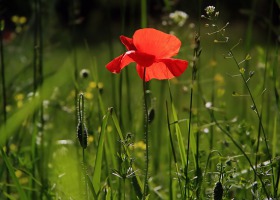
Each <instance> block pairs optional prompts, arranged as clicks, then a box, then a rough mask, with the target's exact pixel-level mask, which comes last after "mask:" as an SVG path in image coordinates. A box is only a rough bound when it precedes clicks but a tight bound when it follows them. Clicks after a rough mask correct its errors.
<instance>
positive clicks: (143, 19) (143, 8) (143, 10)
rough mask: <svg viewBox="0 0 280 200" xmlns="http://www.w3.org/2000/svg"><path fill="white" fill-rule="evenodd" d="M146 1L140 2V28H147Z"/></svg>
mask: <svg viewBox="0 0 280 200" xmlns="http://www.w3.org/2000/svg"><path fill="white" fill-rule="evenodd" d="M147 23H148V20H147V0H141V27H142V28H146V27H147Z"/></svg>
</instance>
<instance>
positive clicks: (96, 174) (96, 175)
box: [92, 111, 109, 194]
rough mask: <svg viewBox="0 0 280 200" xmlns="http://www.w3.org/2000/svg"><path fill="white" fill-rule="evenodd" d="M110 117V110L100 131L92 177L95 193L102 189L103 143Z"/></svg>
mask: <svg viewBox="0 0 280 200" xmlns="http://www.w3.org/2000/svg"><path fill="white" fill-rule="evenodd" d="M108 117H109V111H108V112H107V114H106V115H105V116H104V118H103V122H102V127H101V133H100V137H99V141H98V148H97V153H96V160H95V166H94V171H93V179H92V181H93V188H94V192H95V194H97V193H98V191H99V190H100V179H101V169H102V156H103V145H104V138H105V133H106V127H107V122H108Z"/></svg>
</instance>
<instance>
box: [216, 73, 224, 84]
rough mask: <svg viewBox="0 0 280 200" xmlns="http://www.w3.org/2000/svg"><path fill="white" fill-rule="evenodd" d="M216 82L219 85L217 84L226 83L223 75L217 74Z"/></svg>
mask: <svg viewBox="0 0 280 200" xmlns="http://www.w3.org/2000/svg"><path fill="white" fill-rule="evenodd" d="M214 81H215V82H216V83H217V84H221V85H222V84H224V82H225V79H224V77H223V76H222V75H221V74H216V75H215V76H214Z"/></svg>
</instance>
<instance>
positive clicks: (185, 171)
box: [184, 77, 194, 199]
mask: <svg viewBox="0 0 280 200" xmlns="http://www.w3.org/2000/svg"><path fill="white" fill-rule="evenodd" d="M193 84H194V77H192V85H191V96H190V106H189V109H190V113H189V123H188V142H187V163H186V168H185V170H184V174H185V176H186V181H185V192H184V199H186V197H187V187H188V168H189V153H190V136H191V123H192V105H193V104H192V101H193ZM188 191H189V190H188Z"/></svg>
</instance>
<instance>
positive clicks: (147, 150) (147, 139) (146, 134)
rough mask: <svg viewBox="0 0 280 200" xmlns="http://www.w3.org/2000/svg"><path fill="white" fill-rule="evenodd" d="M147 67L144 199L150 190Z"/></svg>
mask: <svg viewBox="0 0 280 200" xmlns="http://www.w3.org/2000/svg"><path fill="white" fill-rule="evenodd" d="M145 79H146V67H144V75H143V92H144V118H145V119H144V129H145V131H144V138H145V143H146V167H145V169H146V170H145V180H144V193H143V199H145V198H146V196H147V192H148V191H147V190H148V171H149V118H148V105H147V95H146V86H147V84H146V81H145Z"/></svg>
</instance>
